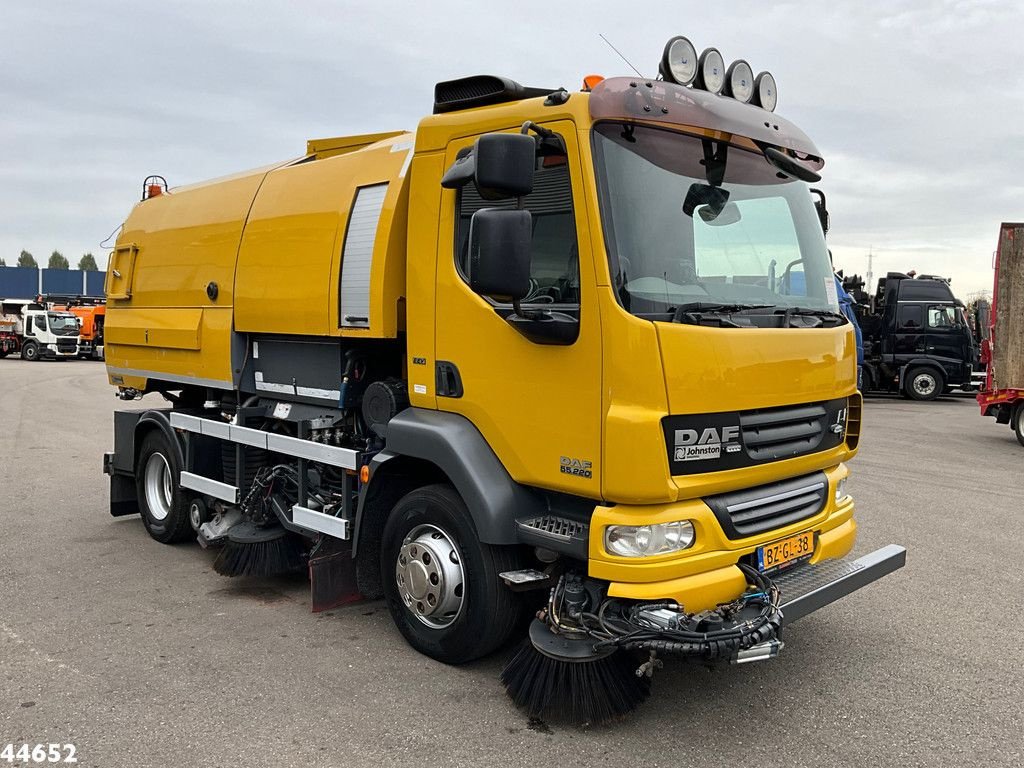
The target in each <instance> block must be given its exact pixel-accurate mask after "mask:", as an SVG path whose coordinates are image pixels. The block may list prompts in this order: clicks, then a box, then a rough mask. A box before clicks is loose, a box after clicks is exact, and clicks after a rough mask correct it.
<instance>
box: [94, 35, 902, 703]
mask: <svg viewBox="0 0 1024 768" xmlns="http://www.w3.org/2000/svg"><path fill="white" fill-rule="evenodd" d="M660 70H661V75H660V76H659V77H658V78H656V79H647V78H643V77H616V78H609V79H604V80H602V79H601V78H598V77H593V76H591V77H588V78H587V79H586V81H585V86H584V89H583V90H582V91H579V92H568V91H566V90H563V89H556V88H533V87H524V86H521V85H519V84H517V83H515V82H513V81H511V80H509V79H506V78H503V77H493V76H476V77H468V78H464V79H460V80H453V81H448V82H442V83H438V84H437V86H436V88H435V94H434V109H433V114H432V115H430V116H428V117H425V118H423V120H422V121H421V122H420V123H419V126H418V128H417V129H416V131H415V132H414V133H405V132H394V133H380V134H373V135H363V136H345V137H340V138H332V139H317V140H313V141H309V142H308V144H307V147H306V152H305V153H304V154H303V155H302V156H301V157H298V158H295V159H292V160H288V161H286V162H282V163H278V164H276V165H271V166H268V167H265V168H260V169H257V170H254V171H248V172H244V173H240V174H237V175H234V176H230V177H227V178H223V179H218V180H216V181H211V182H207V183H201V184H195V185H192V186H187V187H178V188H172V189H169V188H168V187H167V185H166V183H165V182H164V181H163V179H162V178H160V177H151V178H150V179H147V180H146V182H145V183H144V192H143V199H142V201H141V202H139V203H138V204H137V205H136V206H135V208H134V209H133V210H132V212H131V214H130V215H129V217H128V219H127V220H126V222H125V224H124V227H123V229H122V232H121V234H120V236H119V238H118V240H117V244H116V247H115V249H114V251H113V253H112V254H111V258H110V264H109V270H108V272H107V286H106V291H107V299H108V305H107V320H106V329H105V333H106V350H105V351H106V364H107V370H108V374H109V378H110V382H111V384H112V385H114V386H116V387H117V390H118V393H119V395H120V396H121V397H122V398H125V399H134V398H138V397H140V396H142V395H144V394H146V393H154V392H155V393H160V394H161V395H163V397H164V398H166V400H167V401H168V403H169V407H150V408H144V409H141V410H129V411H118V412H116V413H115V414H114V450H113V452H111V453H109V454H107V455H106V457H105V462H104V469H105V471H106V472H107V474H109V475H110V488H111V499H110V507H111V513H112V514H114V515H126V514H133V513H138V514H140V515H141V517H142V521H143V523H144V524H145V526H146V528H147V529H148V531H149V533H150V535H151V536H152V537H153V538H154V539H156V540H157V541H160V542H165V543H170V542H177V541H182V540H186V539H195V538H198V540H199V542H200V543H201V544H202V545H203V546H205V547H211V548H219V553H218V555H217V559H216V568H217V570H218V571H219V572H221V573H223V574H225V575H228V576H234V575H250V576H259V575H264V574H272V573H277V572H281V571H284V570H290V569H299V568H308V569H309V573H310V578H311V589H312V603H313V607H314V609H319V608H323V607H325V606H328V605H333V604H338V603H339V602H341V601H344V600H346V599H351V598H353V597H354V596H356V595H359V594H361V595H362V596H364V597H367V598H379V597H384V598H385V599H386V601H387V604H388V607H389V609H390V611H391V615H392V616H393V618H394V621H395V624H396V625H397V627H398V629H399V630H400V631H401V633H402V634H403V635H404V636H405V638H406V639H407V640H408V641H409V643H410V644H411V645H412V646H413V647H414V648H416V649H417V650H419V651H421V652H422V653H425V654H427V655H429V656H431V657H433V658H435V659H439V660H441V661H444V662H449V663H454V664H457V663H461V662H466V661H469V660H471V659H475V658H478V657H480V656H483V655H484V654H488V653H490V652H492V651H494V650H495V649H497V648H499V647H501V646H502V645H503V644H505V643H506V642H507V641H509V640H510V639H511V638H512V637H513V636H515V635H517V634H518V635H519V636H521V637H524V644H523V648H522V649H521V651H520V653H519V654H518V655H517V656H515V657H514V658H513V659H512V661H511V662H510V664H509V666H508V667H507V668H506V669H505V671H504V673H503V681H504V682H505V684H506V686H507V688H508V690H509V692H510V694H511V695H512V696H513V698H514V699H515V701H516V702H517V703H518V704H520V705H522V706H524V707H526V708H527V709H528V710H529V712H530V713H531V714H535V715H548V714H555V715H556V716H557V715H560V714H561V715H564V716H566V717H568V718H571V719H573V720H578V721H590V722H596V721H600V720H604V719H608V718H611V717H615V716H618V715H621V714H624V713H625V712H628V711H629V710H631V709H632V708H633V707H635V706H636V704H637V703H638V702H639V701H641V700H642V699H643V698H644V697H645V696H646V695H647V693H648V686H649V678H650V675H651V673H652V671H653V670H654V669H655V668H656V667H657V666H660V663H661V661H662V659H663V658H666V657H671V656H681V657H687V658H690V659H697V660H700V661H704V662H707V661H719V660H721V661H726V662H729V661H731V662H748V661H755V660H759V659H768V658H771V657H773V656H775V655H776V654H778V652H779V651H780V650H781V649H782V647H783V642H782V631H783V628H784V627H785V626H786V625H787V624H788V623H789V622H792V621H794V620H795V619H798V618H800V617H802V616H805V615H806V614H808V613H809V612H811V611H814V610H817V609H818V608H821V607H822V606H824V605H826V604H828V603H830V602H832V601H834V600H836V599H837V598H840V597H842V596H843V595H846V594H848V593H850V592H852V591H854V590H856V589H859V588H860V587H863V586H865V585H866V584H868V583H869V582H871V581H874V580H876V579H878V578H880V577H881V576H883V575H885V574H887V573H890V572H892V571H893V570H895V569H897V568H899V567H901V566H902V565H903V563H904V559H905V550H904V549H903V548H902V547H899V546H896V545H890V546H887V547H884V548H882V549H880V550H878V551H875V552H871V553H870V554H865V555H863V556H861V557H858V558H856V559H854V558H852V557H847V555H848V554H849V553H850V551H851V548H852V547H853V544H854V539H855V536H856V523H855V521H854V502H853V499H852V498H851V496H850V495H849V493H848V492H847V485H846V483H847V476H848V474H849V469H848V467H847V462H848V461H849V459H850V458H851V457H853V455H854V454H855V453H856V450H857V444H858V440H859V436H860V429H861V413H862V411H861V398H860V395H859V394H858V393H857V390H856V386H855V383H856V348H855V342H854V334H853V329H852V327H851V325H850V324H849V322H848V321H847V320H846V319H845V318H844V316H843V315H842V314H841V313H840V311H839V306H838V304H837V300H836V291H835V280H834V277H833V273H832V269H831V266H830V263H829V255H828V251H827V249H826V246H825V240H824V235H823V229H822V223H823V222H824V220H825V217H826V215H827V214H826V212H825V211H824V207H823V204H822V203H818V204H817V205H816V204H815V202H814V201H813V199H812V195H811V193H810V191H809V187H808V182H813V181H816V180H817V179H818V178H819V176H818V171H819V170H820V169H821V167H822V166H823V164H824V162H823V160H822V158H821V155H820V153H819V151H818V150H817V149H816V148H815V146H814V144H813V143H812V142H811V140H810V139H809V138H808V137H807V136H806V135H805V134H804V133H803V132H801V131H800V129H799V128H797V127H796V126H795V125H793V124H792V123H790V122H788V121H786V120H784V119H782V118H781V117H778V116H777V115H776V114H774V107H775V102H776V92H775V82H774V80H773V78H772V76H771V75H770V74H768V73H761V74H760V75H758V76H757V77H754V74H753V71H752V70H751V69H750V67H749V65H748V64H747V63H746V62H743V61H737V62H735V63H734V64H733V65H731V66H730V67H728V68H727V67H726V66H725V64H724V61H723V60H722V57H721V54H720V53H719V52H718V51H717V50H715V49H714V48H709V49H707V50H706V51H704V53H702V54H701V55H700V56H698V55H697V53H696V50H695V49H694V48H693V46H692V44H690V42H689V41H688V40H686V39H685V38H682V37H677V38H673V39H672V40H671V41H669V44H668V45H667V46H666V49H665V53H664V56H663V58H662V61H661V66H660ZM531 620H532V623H530V622H531Z"/></svg>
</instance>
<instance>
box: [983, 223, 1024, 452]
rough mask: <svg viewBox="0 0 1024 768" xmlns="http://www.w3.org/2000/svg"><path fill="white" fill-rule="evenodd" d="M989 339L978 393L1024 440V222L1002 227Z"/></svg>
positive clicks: (987, 407)
mask: <svg viewBox="0 0 1024 768" xmlns="http://www.w3.org/2000/svg"><path fill="white" fill-rule="evenodd" d="M988 316H989V318H990V326H989V330H990V332H989V334H988V338H987V339H986V340H985V341H984V342H983V345H982V359H983V360H984V361H986V362H987V364H988V368H987V370H986V377H985V386H984V389H982V391H981V392H979V393H978V404H979V405H980V406H981V413H982V415H983V416H992V417H994V418H995V420H996V423H997V424H1009V425H1010V428H1011V429H1013V431H1014V434H1016V435H1017V441H1018V442H1019V443H1020V444H1021V445H1024V418H1022V416H1024V224H1009V223H1004V224H1002V225H1001V226H1000V228H999V244H998V245H997V247H996V257H995V277H994V281H993V286H992V306H991V309H990V311H989V312H988Z"/></svg>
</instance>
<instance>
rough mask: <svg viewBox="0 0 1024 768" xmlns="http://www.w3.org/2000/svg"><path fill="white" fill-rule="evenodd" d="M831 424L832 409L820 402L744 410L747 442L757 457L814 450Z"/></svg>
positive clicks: (779, 456)
mask: <svg viewBox="0 0 1024 768" xmlns="http://www.w3.org/2000/svg"><path fill="white" fill-rule="evenodd" d="M827 425H828V412H827V411H826V410H825V406H824V405H823V404H818V403H814V404H810V405H795V406H788V407H785V408H769V409H764V410H758V411H745V412H742V413H740V431H741V432H742V433H743V445H744V446H745V447H746V449H747V454H748V455H749V456H750V458H752V459H754V460H755V461H771V460H774V459H782V458H786V457H789V456H799V455H800V454H803V453H810V452H811V451H813V450H815V449H816V448H817V447H818V444H819V443H820V442H821V438H822V436H823V435H824V434H825V429H826V426H827Z"/></svg>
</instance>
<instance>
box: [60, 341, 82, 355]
mask: <svg viewBox="0 0 1024 768" xmlns="http://www.w3.org/2000/svg"><path fill="white" fill-rule="evenodd" d="M76 347H78V343H77V342H76V341H75V340H74V339H57V351H58V352H74V351H75V349H76Z"/></svg>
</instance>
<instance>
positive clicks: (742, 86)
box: [725, 59, 754, 104]
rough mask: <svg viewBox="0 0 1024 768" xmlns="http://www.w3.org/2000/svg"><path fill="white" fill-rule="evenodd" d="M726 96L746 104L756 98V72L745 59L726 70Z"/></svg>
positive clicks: (737, 61) (735, 62)
mask: <svg viewBox="0 0 1024 768" xmlns="http://www.w3.org/2000/svg"><path fill="white" fill-rule="evenodd" d="M725 95H726V96H732V97H733V98H734V99H736V101H741V102H743V103H744V104H747V103H749V102H750V100H751V99H752V98H753V97H754V70H752V69H751V68H750V65H749V64H747V62H745V61H744V60H743V59H737V60H736V61H734V62H733V63H732V64H730V65H729V69H728V70H726V73H725Z"/></svg>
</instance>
